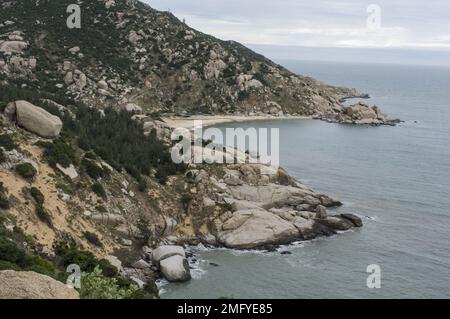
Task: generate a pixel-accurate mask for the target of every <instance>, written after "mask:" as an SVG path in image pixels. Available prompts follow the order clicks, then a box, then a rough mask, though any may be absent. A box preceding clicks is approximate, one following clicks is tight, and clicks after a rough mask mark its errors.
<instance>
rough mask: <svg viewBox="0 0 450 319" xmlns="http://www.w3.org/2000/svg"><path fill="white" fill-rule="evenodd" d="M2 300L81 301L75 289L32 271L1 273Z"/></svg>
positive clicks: (0, 297) (0, 293)
mask: <svg viewBox="0 0 450 319" xmlns="http://www.w3.org/2000/svg"><path fill="white" fill-rule="evenodd" d="M0 288H1V289H0V299H80V296H79V294H78V292H77V291H76V290H75V289H72V288H69V287H68V286H67V285H65V284H63V283H62V282H59V281H56V280H55V279H53V278H50V277H48V276H44V275H40V274H38V273H35V272H32V271H23V272H19V271H13V270H5V271H0Z"/></svg>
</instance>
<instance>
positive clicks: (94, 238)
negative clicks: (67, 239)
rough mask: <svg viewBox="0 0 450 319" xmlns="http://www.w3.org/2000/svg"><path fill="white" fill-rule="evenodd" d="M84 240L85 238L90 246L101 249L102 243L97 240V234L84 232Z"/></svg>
mask: <svg viewBox="0 0 450 319" xmlns="http://www.w3.org/2000/svg"><path fill="white" fill-rule="evenodd" d="M83 235H84V238H86V240H87V241H88V242H90V243H91V244H92V245H94V246H97V247H103V244H102V242H101V241H100V239H99V238H98V236H97V234H94V233H91V232H88V231H87V232H84V234H83Z"/></svg>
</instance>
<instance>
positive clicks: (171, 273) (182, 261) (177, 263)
mask: <svg viewBox="0 0 450 319" xmlns="http://www.w3.org/2000/svg"><path fill="white" fill-rule="evenodd" d="M160 269H161V272H162V273H163V274H164V277H166V279H167V280H168V281H172V282H175V281H187V280H190V279H191V273H190V271H189V264H188V261H187V259H186V258H183V257H182V256H180V255H175V256H172V257H169V258H166V259H164V260H162V261H161V262H160Z"/></svg>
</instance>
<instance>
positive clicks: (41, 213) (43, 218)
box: [36, 204, 53, 228]
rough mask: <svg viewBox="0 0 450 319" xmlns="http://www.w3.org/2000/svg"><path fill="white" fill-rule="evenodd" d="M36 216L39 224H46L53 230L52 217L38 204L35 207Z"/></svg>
mask: <svg viewBox="0 0 450 319" xmlns="http://www.w3.org/2000/svg"><path fill="white" fill-rule="evenodd" d="M36 215H37V216H38V217H39V219H40V220H41V222H43V223H46V224H47V226H48V227H50V228H53V222H52V217H51V216H50V214H49V213H48V212H47V211H46V210H45V208H44V206H42V205H39V204H37V205H36Z"/></svg>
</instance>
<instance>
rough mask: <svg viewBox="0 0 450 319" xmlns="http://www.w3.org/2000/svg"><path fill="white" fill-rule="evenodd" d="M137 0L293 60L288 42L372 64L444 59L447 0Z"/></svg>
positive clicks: (449, 35)
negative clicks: (368, 61) (363, 55)
mask: <svg viewBox="0 0 450 319" xmlns="http://www.w3.org/2000/svg"><path fill="white" fill-rule="evenodd" d="M142 1H144V2H146V3H148V4H149V5H150V6H152V7H153V8H155V9H158V10H164V11H167V10H170V11H171V12H172V13H173V14H175V15H176V16H177V17H178V18H180V19H185V20H186V23H187V24H188V25H189V26H191V27H193V28H195V29H198V30H200V31H202V32H205V33H208V34H211V35H214V36H216V37H218V38H220V39H223V40H235V41H238V42H241V43H243V44H246V45H249V46H250V47H252V48H254V49H259V51H260V52H261V51H262V52H261V53H263V54H264V53H266V54H269V55H271V56H270V57H272V58H280V57H279V56H277V55H280V52H282V55H283V57H284V58H295V57H296V52H298V50H297V51H296V50H295V49H294V48H296V47H307V48H308V50H306V53H305V52H302V54H303V56H301V58H314V56H315V53H314V51H315V50H314V48H317V50H316V51H317V53H318V54H317V58H318V59H323V58H324V59H327V57H328V59H335V60H336V59H338V60H339V59H341V60H350V61H351V60H353V59H354V57H355V56H360V54H361V53H362V52H364V53H365V54H367V55H368V56H367V60H371V61H372V60H376V61H375V62H383V61H386V62H388V63H390V62H392V61H393V62H394V63H395V61H398V62H405V61H410V60H411V61H413V62H414V60H415V59H414V56H417V60H420V61H422V62H423V63H426V62H428V63H429V64H436V63H437V64H439V63H444V64H449V65H450V55H447V54H448V53H450V0H368V1H367V0H308V1H304V0H227V1H223V0H222V1H219V0H190V1H187V0H142ZM276 48H283V51H281V50H276ZM289 48H290V49H289ZM352 49H353V50H352ZM327 50H331V51H329V52H334V53H335V54H328V53H327V52H328V51H327ZM268 52H269V53H268ZM277 52H278V53H277ZM289 52H291V53H290V54H288V53H289ZM308 52H309V53H308ZM383 52H384V53H383ZM389 52H391V55H390V53H389ZM403 54H404V55H405V57H406V56H407V58H405V59H403V58H402V55H403ZM447 56H449V58H448V60H449V61H447Z"/></svg>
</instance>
